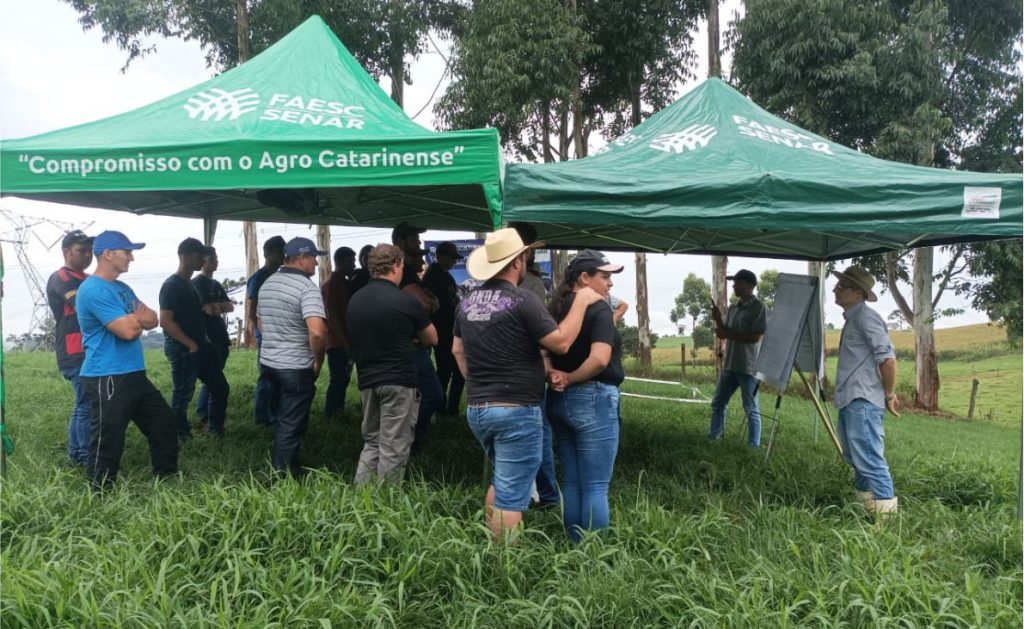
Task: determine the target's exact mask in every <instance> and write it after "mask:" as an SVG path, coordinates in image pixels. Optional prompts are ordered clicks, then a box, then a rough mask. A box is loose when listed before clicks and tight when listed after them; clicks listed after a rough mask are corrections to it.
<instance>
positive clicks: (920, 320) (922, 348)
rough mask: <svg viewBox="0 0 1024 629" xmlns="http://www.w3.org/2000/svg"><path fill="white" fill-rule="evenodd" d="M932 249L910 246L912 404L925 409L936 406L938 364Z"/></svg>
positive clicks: (937, 406)
mask: <svg viewBox="0 0 1024 629" xmlns="http://www.w3.org/2000/svg"><path fill="white" fill-rule="evenodd" d="M934 255H935V250H934V249H933V248H932V247H921V248H919V249H915V250H914V363H915V366H916V367H917V381H916V388H917V396H916V397H915V399H914V405H915V406H918V407H920V408H923V409H925V410H928V411H935V410H938V408H939V367H938V361H937V360H936V357H935V322H934V319H933V309H932V277H933V270H932V266H933V259H934Z"/></svg>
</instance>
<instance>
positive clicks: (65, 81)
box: [0, 0, 987, 336]
mask: <svg viewBox="0 0 1024 629" xmlns="http://www.w3.org/2000/svg"><path fill="white" fill-rule="evenodd" d="M738 4H739V3H738V0H729V1H727V2H725V3H723V5H724V9H723V11H722V23H723V28H724V26H725V24H726V23H727V22H728V21H729V19H731V15H732V13H733V11H734V10H735V7H736V6H738ZM0 16H2V17H3V19H2V21H0V108H2V115H0V138H5V139H6V138H18V137H23V136H27V135H34V134H37V133H43V132H46V131H52V130H55V129H60V128H64V127H68V126H72V125H75V124H79V123H83V122H89V121H92V120H96V119H99V118H105V117H108V116H112V115H115V114H118V113H121V112H124V111H128V110H131V109H134V108H136V107H140V106H142V105H146V104H148V103H151V102H154V101H156V100H159V99H161V98H164V97H166V96H169V95H171V94H174V93H176V92H179V91H181V90H183V89H186V88H188V87H191V86H193V85H195V84H198V83H200V82H202V81H204V80H206V79H208V78H209V77H210V76H211V75H212V71H211V70H210V69H208V68H207V67H206V65H205V61H204V59H203V54H202V51H201V50H200V48H199V46H198V45H197V44H195V43H186V42H181V41H176V40H160V41H157V42H156V43H157V46H158V50H157V52H156V53H155V54H151V55H149V56H147V57H146V58H144V59H142V60H136V61H135V62H133V63H132V65H131V67H130V68H129V69H128V70H127V71H126V72H125V73H123V74H122V73H121V71H120V69H121V67H122V66H123V65H124V62H125V59H126V54H125V53H124V52H122V51H121V50H119V49H118V48H117V46H116V45H114V44H113V43H103V41H102V35H101V33H100V32H99V31H98V30H92V31H89V32H83V31H82V29H81V27H80V25H79V24H78V14H77V13H76V12H75V11H74V10H73V9H72V8H71V7H70V6H69V5H67V4H65V3H63V2H58V1H57V0H33V1H32V2H26V1H25V0H0ZM439 44H440V45H441V46H442V49H444V47H445V44H444V43H443V42H439ZM695 44H696V46H697V48H698V50H700V51H701V61H700V62H699V63H700V64H701V67H702V68H703V67H704V66H705V62H704V61H703V59H704V58H705V56H704V54H703V50H705V49H706V45H707V44H706V33H705V32H704V31H701V32H700V33H698V34H697V36H696V40H695ZM444 52H447V51H444ZM724 61H725V64H726V65H727V64H728V58H726V59H725V60H724ZM443 69H444V62H443V60H442V59H441V57H440V55H439V54H438V53H437V52H435V51H430V52H428V53H427V54H425V55H423V56H422V57H421V58H420V59H418V60H417V61H415V62H414V63H413V66H412V71H411V76H412V78H413V81H414V83H413V85H412V86H411V87H409V88H408V89H407V91H406V99H407V102H406V111H407V113H408V114H409V115H410V116H411V115H414V114H416V113H417V112H420V111H421V110H423V111H422V113H420V114H419V115H418V116H417V118H416V120H417V122H419V123H421V124H423V125H425V126H427V127H430V126H431V124H432V115H431V107H426V109H424V105H427V104H428V101H429V99H430V95H431V93H432V92H433V91H434V88H435V86H436V85H437V83H438V80H439V78H440V77H441V74H442V71H443ZM386 87H387V86H386V85H385V88H386ZM692 87H693V86H692V85H680V86H679V94H678V95H680V96H681V95H682V94H684V93H686V92H687V91H689V90H690V89H692ZM442 92H443V89H442V90H438V94H440V93H442ZM598 141H600V140H599V139H598ZM0 208H3V209H4V210H7V211H10V212H13V213H15V214H17V215H19V216H21V217H25V218H26V219H27V220H30V221H32V220H42V221H43V222H41V223H40V224H38V225H36V226H35V227H34V229H33V231H32V234H31V236H30V238H29V245H28V249H27V254H28V258H29V260H30V261H31V264H32V265H33V266H34V268H35V270H36V271H37V273H38V274H39V275H40V276H41V277H42V278H43V281H44V282H45V279H46V277H48V276H49V274H50V273H51V272H52V271H53V270H55V269H56V268H58V267H59V266H60V264H61V261H62V258H61V253H60V245H59V242H60V237H61V234H62V232H63V230H64V229H69V228H84V229H85V230H86V231H87V232H88V233H90V234H96V233H99V232H100V231H102V230H104V229H118V230H120V231H123V232H125V233H126V234H127V235H128V236H129V237H130V238H132V239H133V240H136V241H144V242H146V243H147V247H146V249H144V250H143V251H141V252H139V253H138V255H137V256H136V261H135V262H134V263H133V264H132V268H131V270H130V271H129V272H128V273H127V274H126V275H125V276H124V277H123V278H122V279H124V280H125V281H127V282H128V283H129V284H130V285H131V286H132V287H133V288H134V289H135V291H136V293H138V295H139V297H140V298H141V299H142V300H143V301H144V302H146V303H147V304H149V305H150V306H152V307H156V306H157V296H158V294H159V290H160V284H161V283H162V282H163V280H164V279H165V278H166V277H167V276H168V275H170V274H171V273H173V272H174V270H175V268H176V266H177V257H176V255H175V250H176V247H177V244H178V242H180V241H181V240H182V239H183V238H185V237H187V236H195V237H198V238H201V237H202V223H201V221H199V220H192V219H179V218H165V217H157V216H134V215H132V214H128V213H123V212H114V211H105V210H95V209H88V208H78V207H73V206H67V205H59V204H50V203H41V202H36V201H26V200H22V199H16V198H11V197H7V198H3V199H2V200H0ZM258 230H259V236H258V240H259V241H260V242H262V241H263V240H265V239H266V238H268V237H269V236H271V235H273V234H282V235H283V236H284V237H285V238H286V239H287V238H291V237H293V236H298V235H304V236H308V237H315V228H314V227H307V226H303V225H276V224H272V223H260V224H259V225H258ZM13 235H14V234H13V231H12V226H11V224H10V223H9V221H8V220H7V219H6V218H4V217H0V238H2V239H10V238H12V237H13ZM331 235H332V247H339V246H342V245H347V246H349V247H352V248H353V249H355V250H358V249H359V248H360V247H361V246H362V245H364V244H366V243H377V242H384V241H387V240H388V238H389V237H390V230H387V229H366V228H342V227H333V228H332V229H331ZM465 237H471V235H470V234H465V233H458V232H437V231H432V232H428V233H427V234H425V235H424V239H425V240H440V239H445V238H465ZM214 245H215V246H216V247H217V250H218V253H219V255H220V261H221V262H220V264H221V267H220V271H219V272H218V277H221V278H224V277H232V278H235V277H240V276H242V275H243V274H244V269H245V260H244V249H243V244H242V224H241V223H239V222H221V223H219V224H218V227H217V236H216V240H215V241H214ZM2 247H3V253H4V261H5V265H6V271H7V275H6V278H5V281H4V300H3V331H4V336H6V335H7V334H12V333H15V334H17V333H21V332H25V331H27V330H28V327H29V323H30V321H31V315H32V308H33V304H32V299H31V297H30V293H29V290H28V283H27V281H26V277H25V273H24V272H23V269H22V265H21V263H20V262H19V261H18V260H17V259H16V257H15V250H14V248H13V246H12V245H11V244H9V243H3V244H2ZM610 257H611V258H612V259H613V260H614V261H616V262H618V263H621V264H625V265H626V266H627V269H626V271H625V272H623V273H622V274H620V275H618V276H616V277H615V287H614V288H613V292H614V293H615V294H616V295H618V296H621V297H622V298H623V299H625V300H627V301H628V302H630V303H631V304H632V303H633V302H634V301H635V275H634V271H633V268H634V267H633V255H632V254H611V255H610ZM937 258H940V260H937V263H938V262H939V261H941V256H937ZM740 268H748V269H750V270H752V271H754V272H755V273H760V272H761V271H763V270H765V269H770V268H773V269H778V270H780V271H783V272H790V273H806V271H807V265H806V263H804V262H794V261H784V260H763V259H749V258H730V260H729V269H730V271H735V270H737V269H740ZM647 269H648V291H649V294H650V311H651V322H652V323H651V325H652V330H653V331H655V332H657V333H673V332H674V326H673V325H672V323H671V322H670V321H669V318H668V313H669V311H670V310H671V309H672V306H673V303H674V299H675V296H676V295H677V294H678V293H679V292H680V290H681V288H682V279H683V278H684V277H685V276H686V275H687V274H688V273H690V272H694V273H696V274H698V275H700V276H702V277H704V278H706V279H710V276H711V261H710V258H709V257H706V256H685V255H648V263H647ZM828 288H831V283H830V284H829V285H828ZM905 292H909V289H907V291H905ZM942 307H961V308H966V309H967V312H966V313H965V314H964V315H960V316H956V317H950V318H946V319H941V320H940V321H939V322H938V325H939V326H940V327H947V326H953V325H962V324H965V323H977V322H982V321H986V320H987V317H985V315H984V314H982V313H978V312H974V311H971V310H970V309H969V308H967V305H966V304H964V303H962V302H960V301H958V300H957V298H955V297H954V296H952V295H950V296H948V297H946V298H944V299H943V303H942ZM878 309H879V311H880V312H881V313H882V314H883V316H887V315H888V313H889V312H891V311H892V310H894V309H895V305H894V303H893V301H892V299H891V298H890V297H889V296H888V295H882V296H881V299H880V301H879V304H878ZM826 320H827V321H829V322H832V323H836V324H841V320H842V318H841V315H840V310H839V309H838V308H837V307H836V306H834V305H831V304H830V305H829V307H828V308H827V310H826ZM627 321H628V322H629V323H631V324H633V325H635V324H636V316H635V310H633V309H631V310H630V312H629V314H627Z"/></svg>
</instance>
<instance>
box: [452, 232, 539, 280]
mask: <svg viewBox="0 0 1024 629" xmlns="http://www.w3.org/2000/svg"><path fill="white" fill-rule="evenodd" d="M545 244H546V243H544V242H534V243H531V244H528V245H524V246H523V247H522V248H521V249H518V250H516V251H515V252H513V253H510V254H509V255H507V256H506V257H504V258H502V259H500V260H495V261H493V262H492V261H490V260H488V259H487V246H486V245H480V246H479V247H477V248H476V249H474V250H473V252H472V253H470V254H469V257H468V258H466V271H468V272H469V276H470V277H472V278H473V279H475V280H480V281H481V282H485V281H487V280H489V279H491V278H492V277H494V276H495V275H497V274H498V272H499V271H501V270H502V269H503V268H505V267H506V266H508V263H509V262H511V261H512V260H514V259H515V257H516V256H517V255H519V254H521V253H522V252H524V251H528V250H530V249H539V248H541V247H543V246H544V245H545Z"/></svg>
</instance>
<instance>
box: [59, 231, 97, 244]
mask: <svg viewBox="0 0 1024 629" xmlns="http://www.w3.org/2000/svg"><path fill="white" fill-rule="evenodd" d="M94 240H96V237H95V236H86V235H85V232H83V231H82V230H80V229H76V230H74V231H69V232H68V233H66V234H64V240H61V241H60V248H61V249H70V248H71V247H74V246H75V245H89V246H90V247H91V246H92V241H94Z"/></svg>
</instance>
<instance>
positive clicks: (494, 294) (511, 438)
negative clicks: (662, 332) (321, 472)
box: [452, 228, 601, 541]
mask: <svg viewBox="0 0 1024 629" xmlns="http://www.w3.org/2000/svg"><path fill="white" fill-rule="evenodd" d="M542 246H544V243H542V242H538V243H533V244H531V245H530V246H529V247H528V246H526V245H524V244H523V241H522V239H521V238H520V236H519V234H518V233H517V232H516V230H515V229H511V228H510V229H500V230H498V231H496V232H493V233H491V234H488V235H487V239H486V241H485V243H484V245H483V246H482V247H479V248H477V249H476V250H475V251H474V252H473V253H472V254H471V255H470V256H469V260H468V261H467V262H468V264H467V265H466V267H467V270H468V271H469V274H470V275H471V276H472V277H473V278H474V279H477V280H481V281H483V282H484V283H483V284H482V285H481V286H480V287H479V288H477V289H476V290H474V291H473V292H471V293H470V294H469V295H467V296H466V298H465V299H463V301H462V302H461V303H460V304H459V308H458V310H457V311H456V315H455V329H454V336H455V340H454V341H453V343H452V353H453V354H454V356H455V360H456V362H457V363H458V365H459V369H460V370H461V371H462V374H463V375H464V376H465V378H466V391H467V393H468V396H469V408H468V412H467V417H468V419H469V425H470V428H471V429H472V430H473V434H474V435H475V436H476V438H477V440H478V441H479V442H480V445H481V446H482V447H483V449H484V452H485V453H486V454H487V456H488V458H489V459H490V460H491V462H492V463H493V466H494V474H493V476H492V479H491V486H490V488H489V489H488V491H487V497H486V499H485V513H486V518H487V525H488V527H489V528H490V530H491V533H492V535H493V537H494V540H495V541H498V540H500V539H501V538H502V536H503V534H504V533H505V532H506V531H509V530H513V529H516V528H518V526H519V524H520V523H521V522H522V517H523V511H525V510H526V509H527V508H528V507H529V503H530V488H531V486H532V484H533V480H534V478H535V477H536V476H537V470H538V469H539V467H540V462H541V449H542V443H543V415H542V412H543V411H542V409H541V400H542V399H543V397H544V382H545V374H546V367H545V360H544V358H543V357H542V355H541V348H544V349H545V350H548V351H551V352H555V353H565V352H566V350H568V349H569V347H570V346H571V345H572V343H573V341H574V340H576V335H577V334H579V331H580V324H581V323H582V321H583V314H584V311H585V310H586V308H587V306H589V305H590V304H592V303H594V302H596V301H597V300H599V299H600V298H601V297H600V295H598V294H597V293H596V292H595V291H593V290H591V289H589V288H586V289H583V290H581V291H580V292H579V293H577V295H576V300H575V303H574V304H573V307H572V309H571V310H570V311H569V314H568V315H567V316H566V317H565V319H563V320H562V323H561V324H558V323H556V322H555V320H554V319H553V318H552V317H551V315H550V314H548V312H547V310H545V309H544V304H542V303H541V301H540V299H538V298H537V296H536V295H534V294H533V293H531V292H529V291H526V290H523V289H521V288H518V285H519V283H520V282H521V281H522V279H523V275H524V274H525V273H526V260H527V255H526V253H527V252H528V251H529V249H530V248H531V247H542Z"/></svg>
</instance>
